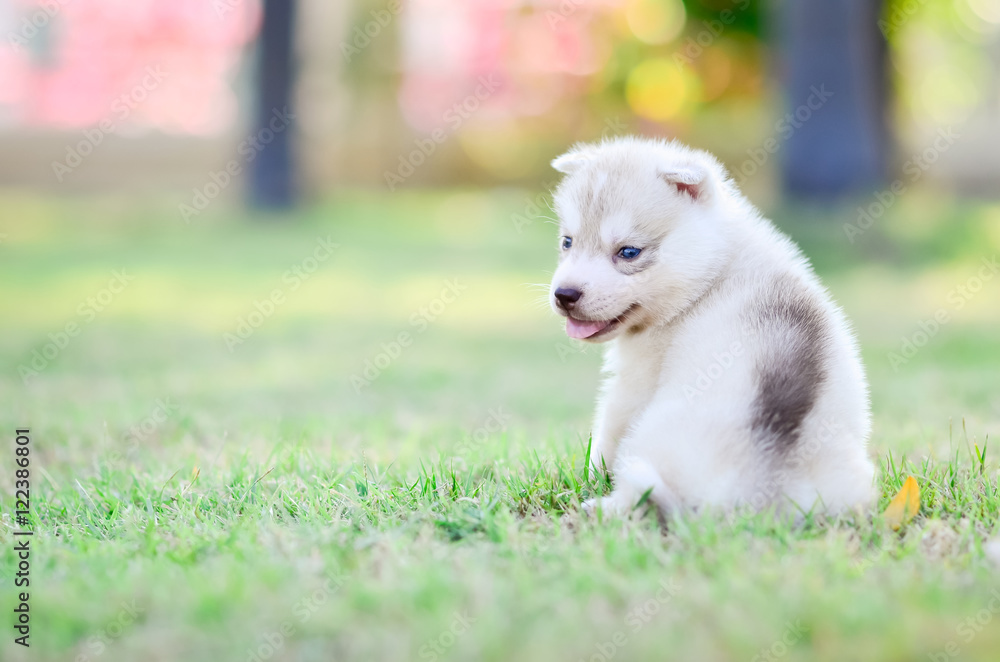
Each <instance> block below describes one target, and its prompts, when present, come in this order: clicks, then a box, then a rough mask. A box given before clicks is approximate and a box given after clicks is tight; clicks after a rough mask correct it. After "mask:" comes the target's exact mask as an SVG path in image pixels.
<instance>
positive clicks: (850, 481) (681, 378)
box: [552, 138, 874, 513]
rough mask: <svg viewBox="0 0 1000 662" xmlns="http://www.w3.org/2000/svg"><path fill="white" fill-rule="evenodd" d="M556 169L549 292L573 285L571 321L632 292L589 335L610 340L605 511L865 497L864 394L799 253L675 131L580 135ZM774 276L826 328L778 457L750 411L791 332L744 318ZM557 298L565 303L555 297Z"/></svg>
mask: <svg viewBox="0 0 1000 662" xmlns="http://www.w3.org/2000/svg"><path fill="white" fill-rule="evenodd" d="M553 166H554V167H555V168H556V169H557V170H560V171H561V172H564V173H566V174H567V175H566V177H565V178H564V180H563V182H562V184H561V185H560V186H559V188H558V190H557V192H556V195H555V207H556V211H557V212H558V213H559V216H560V218H561V219H563V228H562V231H561V233H560V234H561V235H566V236H570V237H572V238H573V244H572V246H571V247H570V248H569V249H568V250H561V251H560V253H561V256H560V264H559V267H558V269H557V270H556V272H555V275H554V276H553V280H552V289H553V292H554V291H555V290H556V288H567V287H568V288H575V289H578V290H581V291H582V292H583V296H582V297H581V299H580V300H579V301H578V302H577V304H576V308H574V309H573V310H572V311H571V313H572V314H573V316H574V317H578V318H579V319H583V320H612V319H615V318H617V317H618V316H620V315H622V313H623V312H625V311H626V310H627V309H629V307H630V306H632V305H633V304H637V307H636V308H635V309H634V310H633V312H631V313H629V315H628V316H627V318H626V319H625V320H624V321H623V322H622V323H620V324H619V325H618V326H616V327H614V328H613V329H611V330H610V331H608V332H607V333H606V334H604V335H602V336H600V337H599V338H596V339H595V341H600V342H603V341H610V342H609V344H608V347H607V352H606V355H605V364H604V371H605V372H606V373H607V377H606V379H605V381H604V384H603V388H602V389H601V395H600V398H599V401H598V405H597V414H596V420H595V423H594V435H593V440H594V441H593V451H592V454H591V459H592V461H593V462H594V464H595V465H596V466H597V467H598V468H600V466H601V464H602V458H603V462H604V463H606V465H607V466H608V467H609V468H610V469H611V470H612V473H613V475H614V478H615V489H614V491H613V493H612V494H611V495H610V496H608V497H606V498H605V499H603V500H602V501H601V502H600V505H601V507H602V509H604V510H605V511H614V512H617V513H625V512H628V511H629V510H631V509H632V508H633V507H634V506H635V504H636V502H637V501H638V500H639V498H640V497H641V496H642V495H643V494H644V493H645V492H646V491H648V490H649V489H650V488H652V492H651V500H652V502H653V503H655V504H656V505H658V506H659V507H660V508H661V509H662V510H663V511H665V512H668V513H669V512H671V511H675V510H678V509H691V508H699V507H709V508H711V507H715V508H721V509H726V510H728V509H732V508H735V507H737V506H742V505H749V506H751V507H753V508H763V507H768V506H772V505H773V506H775V507H777V508H778V509H782V510H790V511H796V510H797V511H808V510H810V509H815V510H824V511H827V512H841V511H844V510H846V509H849V508H852V507H858V506H865V505H867V504H869V503H870V501H871V498H872V496H873V490H872V477H873V474H874V469H873V466H872V463H871V461H870V460H869V459H868V457H867V452H866V443H867V439H868V435H869V430H870V423H869V407H868V390H867V383H866V380H865V375H864V370H863V367H862V365H861V361H860V359H859V356H858V350H857V345H856V342H855V339H854V336H853V333H852V331H851V329H850V327H849V325H848V323H847V321H846V320H845V318H844V315H843V314H842V312H841V310H840V309H839V308H838V307H837V306H836V305H835V304H834V303H833V302H832V301H831V300H830V297H829V295H828V294H827V292H826V290H825V289H824V288H823V287H822V285H821V284H820V283H819V280H818V279H817V278H816V276H815V274H814V273H813V271H812V268H811V267H810V265H809V263H808V261H807V260H806V258H805V257H804V256H803V255H802V253H801V252H800V251H799V249H798V248H797V247H796V246H795V245H794V244H793V243H792V242H791V241H790V240H789V239H788V238H787V237H785V236H784V235H783V234H781V233H780V232H778V230H776V229H775V228H774V226H773V225H772V224H771V223H770V222H769V221H767V220H766V219H764V218H762V217H761V215H760V213H759V212H758V211H757V210H756V209H754V208H753V207H752V206H751V205H750V203H749V202H748V201H747V200H746V199H745V198H744V197H743V196H742V195H741V194H740V193H739V191H738V190H737V189H736V187H735V185H734V184H733V183H732V182H731V181H730V180H729V179H728V177H727V176H726V173H725V171H724V169H723V168H722V166H721V165H720V164H719V163H718V162H717V161H716V160H715V159H714V158H713V157H712V156H711V155H709V154H707V153H705V152H701V151H697V150H692V149H690V148H687V147H685V146H683V145H680V144H678V143H676V142H663V141H652V140H645V139H639V138H621V139H616V140H613V141H609V142H604V143H601V144H599V145H585V146H579V147H577V148H574V149H573V150H571V151H570V152H568V153H567V154H565V155H563V156H561V157H559V158H558V159H556V160H555V161H553ZM598 188H599V190H597V189H598ZM622 246H635V247H638V248H642V249H643V251H644V252H647V253H646V255H643V254H640V256H639V258H637V259H636V260H635V262H634V263H628V262H626V261H624V260H622V259H620V258H618V257H616V254H617V252H618V250H619V249H620V248H621V247H622ZM643 258H645V259H646V262H644V263H642V265H644V268H642V269H641V270H640V271H638V272H636V273H630V272H629V269H633V268H638V266H640V262H639V260H640V259H643ZM775 283H779V284H780V283H784V284H786V285H790V287H791V288H792V289H794V290H795V291H797V292H802V293H804V294H803V297H805V299H806V300H807V301H808V303H809V304H810V306H812V307H813V308H812V309H813V310H818V311H819V315H820V318H821V319H822V321H823V323H824V325H825V326H824V328H825V329H827V331H828V333H826V334H825V335H824V337H823V340H822V344H821V347H822V360H821V361H820V362H819V364H820V366H821V368H822V374H823V376H824V378H823V379H822V381H821V382H820V381H819V380H817V382H816V383H819V384H820V386H819V387H818V392H817V395H816V397H815V399H814V400H813V404H812V406H811V408H810V409H809V411H808V414H806V415H805V416H804V418H802V419H801V425H800V426H799V428H798V430H799V432H798V441H797V443H796V444H795V445H794V447H791V448H790V450H789V449H786V452H785V453H784V454H782V453H776V452H772V451H770V450H768V449H767V448H766V447H763V446H761V443H760V442H759V440H758V441H754V439H755V437H754V433H753V431H752V430H751V422H752V421H753V420H754V411H755V409H754V408H755V406H757V405H756V404H755V403H758V402H759V401H757V400H756V398H757V397H758V393H759V391H760V390H761V387H760V383H759V375H760V371H761V370H766V369H767V368H768V367H769V366H771V367H773V365H776V364H781V363H782V359H783V358H787V356H785V357H783V356H782V352H787V351H788V347H789V346H791V343H794V342H795V341H796V338H797V336H795V333H796V331H795V329H794V328H793V327H789V328H787V329H783V328H782V327H780V325H779V326H777V327H775V328H773V329H771V328H769V329H767V330H764V331H762V330H761V329H759V328H750V327H748V326H747V324H746V322H745V320H746V319H747V314H746V311H747V310H748V307H749V308H750V309H753V306H754V305H759V304H758V303H757V302H758V300H759V299H760V298H761V297H764V296H766V293H767V292H769V291H770V292H774V291H776V290H775V287H776V285H775ZM769 288H771V289H769ZM553 307H554V309H555V310H556V311H557V312H559V313H560V314H564V315H565V314H566V313H565V311H562V310H561V309H560V308H559V306H557V305H556V301H555V298H553ZM750 317H751V318H752V316H750ZM706 384H707V386H706ZM596 505H598V504H597V502H590V503H588V504H586V506H587V507H588V508H589V509H593V508H594V507H595V506H596Z"/></svg>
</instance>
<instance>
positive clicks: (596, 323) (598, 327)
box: [566, 303, 639, 340]
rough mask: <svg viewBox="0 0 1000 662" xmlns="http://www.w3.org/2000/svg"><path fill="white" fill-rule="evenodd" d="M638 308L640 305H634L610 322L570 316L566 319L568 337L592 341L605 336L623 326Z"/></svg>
mask: <svg viewBox="0 0 1000 662" xmlns="http://www.w3.org/2000/svg"><path fill="white" fill-rule="evenodd" d="M638 307H639V304H638V303H633V304H632V305H631V306H629V307H628V308H626V309H625V312H624V313H622V314H621V315H619V316H618V317H616V318H614V319H610V320H581V319H577V318H575V317H573V316H572V315H568V316H567V317H566V335H567V336H569V337H570V338H576V339H577V340H584V339H587V340H592V339H594V338H599V337H601V336H605V335H607V334H609V333H611V331H613V330H614V329H616V328H618V327H619V326H621V325H622V323H623V322H625V320H626V319H627V318H628V317H629V315H631V313H632V312H633V311H634V310H635V309H636V308H638Z"/></svg>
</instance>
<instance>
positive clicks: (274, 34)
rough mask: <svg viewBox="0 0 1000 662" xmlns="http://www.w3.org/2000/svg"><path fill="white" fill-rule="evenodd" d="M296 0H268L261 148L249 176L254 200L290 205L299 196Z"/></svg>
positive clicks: (267, 205) (260, 91) (260, 83)
mask: <svg viewBox="0 0 1000 662" xmlns="http://www.w3.org/2000/svg"><path fill="white" fill-rule="evenodd" d="M294 26H295V0H266V1H265V2H264V23H263V26H262V28H261V34H260V61H259V65H258V71H257V107H256V121H255V124H256V132H255V134H254V136H255V138H256V140H257V141H258V144H259V148H258V150H259V151H257V154H256V158H255V159H254V160H253V163H252V166H253V169H252V172H251V177H250V198H251V203H252V204H253V205H254V206H256V207H260V208H264V209H287V208H290V207H293V206H294V205H295V203H296V201H297V198H298V187H297V186H296V172H295V166H294V159H293V155H292V149H291V146H292V145H291V143H292V134H293V132H294V129H295V124H296V123H295V117H294V115H295V110H294V109H293V107H292V98H291V97H292V89H293V85H294V82H295V62H294V30H295V28H294Z"/></svg>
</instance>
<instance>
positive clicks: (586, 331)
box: [566, 317, 611, 339]
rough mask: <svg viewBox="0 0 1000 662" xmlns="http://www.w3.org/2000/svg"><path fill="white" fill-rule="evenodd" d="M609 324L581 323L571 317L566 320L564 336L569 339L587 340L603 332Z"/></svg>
mask: <svg viewBox="0 0 1000 662" xmlns="http://www.w3.org/2000/svg"><path fill="white" fill-rule="evenodd" d="M608 324H611V322H583V321H580V320H575V319H573V318H572V317H567V318H566V335H567V336H569V337H570V338H578V339H579V338H589V337H590V336H592V335H594V334H595V333H598V332H600V331H603V330H604V329H605V328H606V327H607V326H608Z"/></svg>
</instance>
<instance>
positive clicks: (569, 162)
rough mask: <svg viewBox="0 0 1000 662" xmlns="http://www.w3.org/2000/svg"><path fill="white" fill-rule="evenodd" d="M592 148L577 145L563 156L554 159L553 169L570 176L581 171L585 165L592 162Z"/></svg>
mask: <svg viewBox="0 0 1000 662" xmlns="http://www.w3.org/2000/svg"><path fill="white" fill-rule="evenodd" d="M590 156H591V154H590V147H588V146H586V145H577V146H576V147H574V148H573V149H571V150H569V151H568V152H566V153H565V154H563V155H562V156H557V157H556V158H554V159H552V167H553V168H555V169H556V171H558V172H561V173H563V174H564V175H568V174H570V173H572V172H576V171H577V170H579V169H580V166H582V165H583V164H584V163H586V162H587V161H589V160H590Z"/></svg>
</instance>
